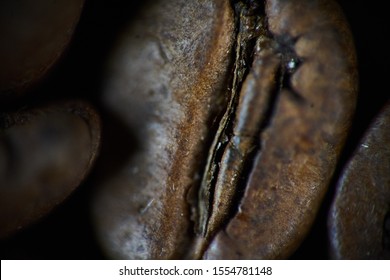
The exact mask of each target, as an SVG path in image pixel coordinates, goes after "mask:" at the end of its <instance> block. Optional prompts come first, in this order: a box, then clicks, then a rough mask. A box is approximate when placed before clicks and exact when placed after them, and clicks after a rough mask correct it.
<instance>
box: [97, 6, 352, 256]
mask: <svg viewBox="0 0 390 280" xmlns="http://www.w3.org/2000/svg"><path fill="white" fill-rule="evenodd" d="M175 14H180V15H183V14H184V15H186V16H180V17H173V16H172V15H175ZM109 65H110V66H109V68H108V70H107V80H106V81H105V90H104V93H103V102H104V103H105V106H106V107H107V109H108V110H109V111H110V112H111V113H112V114H116V115H117V116H118V117H119V118H121V119H122V120H123V121H124V122H125V123H126V124H127V126H128V129H129V130H132V131H134V132H135V133H137V135H138V136H137V137H138V142H139V143H140V145H141V147H140V149H139V151H138V152H137V153H136V154H135V155H133V156H132V157H131V158H130V159H129V160H128V162H126V163H125V164H124V165H123V167H122V168H121V169H120V170H118V172H117V173H116V174H114V175H112V176H109V177H108V178H107V179H106V180H105V182H104V183H102V186H101V191H100V192H99V194H98V196H97V198H96V201H95V207H94V209H95V210H94V213H95V221H96V225H97V231H98V234H99V236H100V240H101V242H102V244H103V247H104V249H105V250H106V252H107V254H108V256H110V257H113V258H131V259H134V258H135V259H138V258H142V259H144V258H149V259H169V258H210V259H214V258H229V259H230V258H234V259H235V258H243V259H247V258H255V259H258V258H287V257H288V256H289V255H290V254H292V253H293V252H294V250H295V249H296V248H297V247H298V246H299V244H300V243H301V241H302V240H303V238H304V237H305V236H306V234H307V232H308V230H309V229H310V226H311V224H312V222H313V220H314V218H315V215H316V213H317V210H318V208H319V206H320V203H321V200H322V198H323V196H324V194H325V192H326V190H327V187H328V185H329V183H330V179H331V177H332V175H333V172H334V169H335V166H336V163H337V160H338V158H339V155H340V152H341V149H342V147H343V144H344V142H345V138H346V136H347V133H348V129H349V126H350V123H351V117H352V114H353V111H354V104H355V99H356V91H357V87H356V83H357V82H356V80H357V74H356V65H355V54H354V48H353V44H352V40H351V35H350V33H349V29H348V26H347V25H346V23H345V20H344V18H343V15H342V13H341V11H340V9H339V7H338V6H337V4H335V3H334V2H332V1H325V0H318V1H307V0H291V1H280V0H269V1H265V4H263V2H261V1H231V2H230V3H229V2H228V1H222V0H214V1H207V2H206V1H199V2H196V3H192V2H188V1H184V0H170V1H161V2H158V1H157V2H156V1H154V2H152V3H150V4H149V5H145V9H144V10H142V11H141V12H140V13H139V16H138V17H137V19H135V20H134V21H133V22H131V25H130V27H129V28H128V29H127V30H126V31H125V32H124V35H123V37H122V38H121V39H120V40H119V41H118V45H117V48H116V49H115V50H114V51H113V56H112V57H111V60H110V62H109Z"/></svg>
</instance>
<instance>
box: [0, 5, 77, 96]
mask: <svg viewBox="0 0 390 280" xmlns="http://www.w3.org/2000/svg"><path fill="white" fill-rule="evenodd" d="M83 4H84V0H71V1H69V0H68V1H66V0H65V1H64V0H60V1H50V0H23V1H13V0H2V1H1V2H0V38H1V44H0V64H1V67H0V94H1V95H11V96H10V97H12V95H14V93H15V92H16V93H18V92H21V91H25V90H27V89H28V88H29V87H30V86H31V85H32V84H35V83H37V81H39V80H40V79H41V78H43V76H44V75H45V74H46V73H47V72H48V70H49V69H50V68H52V66H53V65H54V63H55V62H56V61H57V60H58V59H59V58H60V56H61V55H62V53H63V52H64V50H65V48H66V46H67V45H68V43H69V41H70V39H71V37H72V34H73V30H74V28H75V26H76V24H77V22H78V20H79V17H80V14H81V10H82V7H83Z"/></svg>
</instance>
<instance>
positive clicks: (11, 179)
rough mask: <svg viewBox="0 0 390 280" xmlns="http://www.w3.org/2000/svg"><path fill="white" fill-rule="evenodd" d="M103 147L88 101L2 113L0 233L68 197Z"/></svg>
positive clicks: (7, 232)
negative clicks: (101, 146) (100, 147)
mask: <svg viewBox="0 0 390 280" xmlns="http://www.w3.org/2000/svg"><path fill="white" fill-rule="evenodd" d="M99 146H100V119H99V117H98V115H97V113H96V112H95V110H94V109H93V108H92V107H91V106H90V105H88V104H87V103H84V102H80V101H68V102H61V103H58V104H50V105H46V106H41V107H35V108H34V109H24V110H19V111H18V112H16V113H3V114H2V115H0V237H1V238H4V237H6V236H8V235H10V234H11V233H14V232H15V231H17V230H20V229H21V228H24V227H26V226H27V225H29V224H31V223H33V222H35V221H36V220H37V219H39V218H41V217H42V216H44V215H46V214H47V213H48V212H50V211H51V210H52V209H53V208H54V207H55V206H56V205H58V204H59V203H60V202H62V201H63V200H64V199H65V198H66V197H68V196H69V194H70V193H71V192H72V191H73V190H74V189H75V188H76V187H77V186H78V185H79V184H80V183H81V181H82V180H83V179H84V178H85V177H86V176H87V174H88V173H89V171H90V170H91V168H92V166H93V163H94V162H95V160H96V157H97V154H98V150H99Z"/></svg>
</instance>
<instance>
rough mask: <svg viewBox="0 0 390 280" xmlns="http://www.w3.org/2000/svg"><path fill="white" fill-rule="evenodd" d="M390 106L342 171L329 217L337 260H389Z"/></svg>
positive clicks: (379, 116) (332, 243)
mask: <svg viewBox="0 0 390 280" xmlns="http://www.w3.org/2000/svg"><path fill="white" fill-rule="evenodd" d="M389 214H390V103H388V104H387V106H386V107H384V109H383V110H382V112H381V113H380V114H379V115H378V117H377V118H376V119H375V121H374V122H373V123H372V124H371V126H370V127H369V128H368V130H367V132H366V135H365V137H364V138H363V139H362V141H361V143H360V145H359V146H358V148H357V150H356V151H355V153H354V155H353V157H352V158H351V159H350V161H349V163H348V164H347V166H346V167H345V169H344V171H343V173H342V176H341V178H340V180H339V183H338V186H337V192H336V196H335V199H334V202H333V205H332V208H331V212H330V216H329V230H330V244H331V254H332V256H333V257H334V258H337V259H383V258H385V259H389V258H390V218H389Z"/></svg>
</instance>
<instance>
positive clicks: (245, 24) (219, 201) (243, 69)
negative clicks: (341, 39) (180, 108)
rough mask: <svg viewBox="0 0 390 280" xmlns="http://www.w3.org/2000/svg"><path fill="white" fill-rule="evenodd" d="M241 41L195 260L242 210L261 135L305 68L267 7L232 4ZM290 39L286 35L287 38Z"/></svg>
mask: <svg viewBox="0 0 390 280" xmlns="http://www.w3.org/2000/svg"><path fill="white" fill-rule="evenodd" d="M232 5H233V9H234V12H235V21H236V23H235V24H236V42H235V50H234V52H233V55H234V56H235V57H234V59H233V61H234V65H233V72H232V77H231V82H230V86H229V87H228V90H227V91H228V93H229V95H230V97H229V100H228V102H227V106H226V109H225V111H224V114H223V115H222V117H221V119H220V121H219V126H218V129H217V131H216V134H215V137H214V139H213V142H212V144H211V147H210V149H209V154H208V158H207V163H206V167H205V169H204V173H203V177H202V181H201V185H200V188H199V192H198V209H197V211H198V213H196V215H195V216H196V217H197V221H196V222H195V231H196V233H197V235H198V239H197V241H196V244H195V250H194V251H195V257H197V258H201V257H202V255H203V254H204V252H205V250H206V249H207V247H208V245H209V243H210V242H211V240H212V238H213V237H214V236H215V235H216V233H217V232H218V231H219V230H221V229H223V227H225V226H226V225H227V223H228V222H229V220H230V218H232V217H234V216H235V214H236V213H237V212H238V211H239V208H240V201H241V199H242V197H243V195H244V193H245V185H246V182H247V181H248V178H249V176H250V173H251V170H252V166H253V162H254V158H255V156H256V154H257V153H259V151H260V150H261V147H260V145H261V144H260V137H261V133H262V131H264V130H265V129H266V128H267V127H268V125H269V123H270V121H271V119H272V115H273V113H274V109H275V104H276V102H277V99H278V95H279V94H280V92H281V91H282V88H289V92H292V95H293V98H295V99H296V100H298V101H303V98H302V97H300V96H299V94H297V93H295V92H294V91H293V90H291V89H290V86H289V80H290V76H291V75H292V74H293V73H294V71H295V70H296V69H297V67H298V66H299V65H300V59H299V58H298V57H297V56H296V54H295V53H294V51H293V50H292V48H291V47H290V44H291V43H293V40H286V39H279V38H273V36H272V34H271V33H270V32H269V31H268V30H267V25H266V17H265V12H264V9H265V8H264V3H262V2H261V1H254V0H247V1H237V0H234V1H232ZM283 38H284V37H283Z"/></svg>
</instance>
